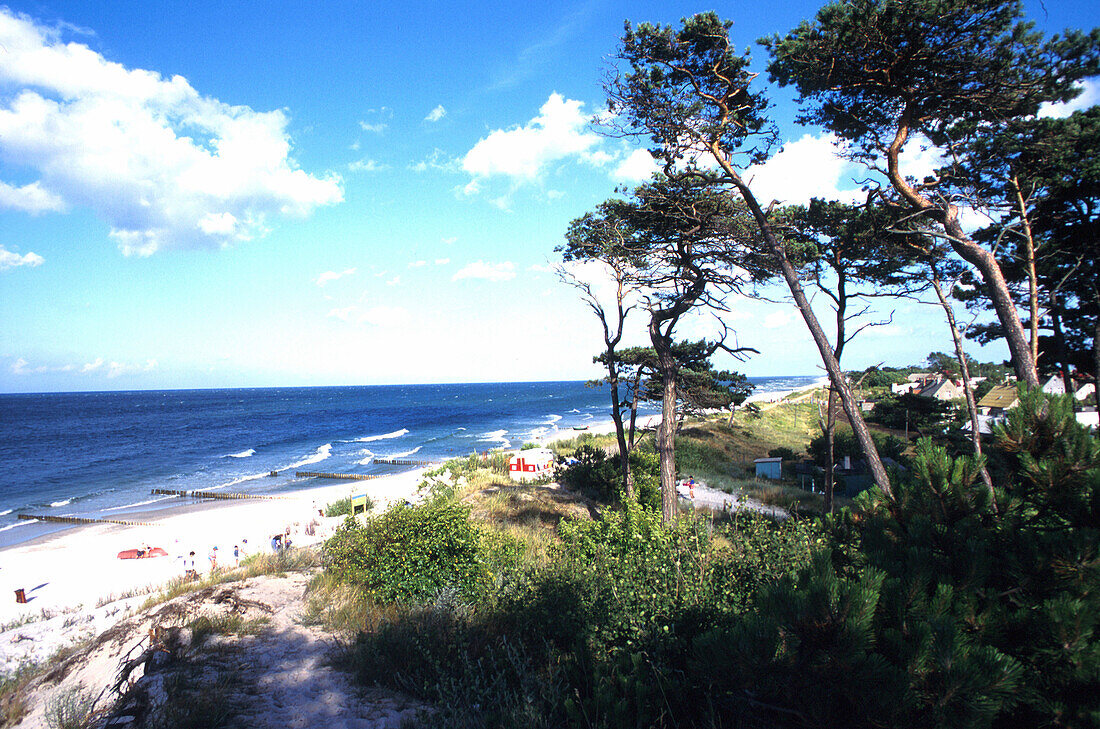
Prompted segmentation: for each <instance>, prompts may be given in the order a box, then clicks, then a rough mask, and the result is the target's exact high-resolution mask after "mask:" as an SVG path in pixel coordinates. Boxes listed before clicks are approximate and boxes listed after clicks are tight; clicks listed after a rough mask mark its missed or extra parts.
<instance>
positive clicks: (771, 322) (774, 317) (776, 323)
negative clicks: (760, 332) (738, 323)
mask: <svg viewBox="0 0 1100 729" xmlns="http://www.w3.org/2000/svg"><path fill="white" fill-rule="evenodd" d="M792 322H794V314H792V313H791V312H789V311H773V312H772V313H770V314H768V315H767V316H765V317H764V320H763V321H762V322H760V325H761V326H762V327H764V328H765V329H779V328H780V327H785V326H787V325H788V324H791V323H792Z"/></svg>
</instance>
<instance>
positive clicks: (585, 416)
mask: <svg viewBox="0 0 1100 729" xmlns="http://www.w3.org/2000/svg"><path fill="white" fill-rule="evenodd" d="M594 417H595V416H594V415H593V414H592V413H585V414H584V417H583V418H581V420H591V419H592V418H594Z"/></svg>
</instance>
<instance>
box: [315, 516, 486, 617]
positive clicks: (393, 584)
mask: <svg viewBox="0 0 1100 729" xmlns="http://www.w3.org/2000/svg"><path fill="white" fill-rule="evenodd" d="M482 536H483V535H482V531H481V530H480V529H479V528H478V527H477V526H476V525H475V524H473V523H472V522H471V521H470V514H469V509H468V508H466V507H464V506H461V505H459V504H456V503H454V502H451V501H449V500H446V499H433V500H431V501H429V502H427V503H425V504H419V505H415V506H406V505H404V504H398V505H395V506H391V507H390V508H389V509H388V510H386V512H385V513H383V514H380V515H378V516H376V517H373V518H371V519H370V520H369V521H368V522H367V523H366V524H363V523H360V522H359V521H357V520H356V519H352V518H349V519H347V520H345V521H344V523H343V524H342V525H341V526H340V527H339V529H337V531H336V533H335V534H334V535H333V537H332V538H331V539H329V540H328V541H327V542H326V543H325V546H324V548H323V549H322V553H321V560H322V564H323V565H324V567H325V569H326V571H328V572H330V573H331V574H333V575H334V576H336V577H337V579H339V580H341V581H344V582H348V583H351V584H355V585H359V586H361V587H362V589H363V590H364V592H365V594H366V595H368V596H370V597H372V598H374V599H377V600H381V601H386V602H392V601H413V602H419V601H424V600H428V599H431V598H432V597H433V596H435V595H436V594H437V593H439V592H440V591H441V590H443V589H444V588H454V589H456V590H458V591H459V592H460V593H462V594H466V595H469V594H472V593H473V592H475V591H476V590H477V589H479V588H480V587H481V586H483V585H484V584H485V583H486V582H487V581H488V580H489V579H490V578H491V567H490V563H489V560H488V559H487V554H486V547H485V544H484V543H483V539H482Z"/></svg>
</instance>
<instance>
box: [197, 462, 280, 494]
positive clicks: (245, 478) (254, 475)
mask: <svg viewBox="0 0 1100 729" xmlns="http://www.w3.org/2000/svg"><path fill="white" fill-rule="evenodd" d="M289 468H294V466H290V467H289ZM265 476H267V474H266V473H252V474H249V475H247V476H241V477H240V478H235V479H233V480H232V481H230V482H229V483H223V484H222V485H221V486H215V487H214V488H217V489H224V488H227V487H229V486H236V485H237V484H239V483H244V482H245V481H255V480H256V479H258V478H264V477H265Z"/></svg>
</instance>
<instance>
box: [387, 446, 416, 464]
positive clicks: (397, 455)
mask: <svg viewBox="0 0 1100 729" xmlns="http://www.w3.org/2000/svg"><path fill="white" fill-rule="evenodd" d="M421 448H422V446H417V447H416V448H413V449H412V450H411V451H404V452H402V453H391V454H390V455H388V456H384V457H383V458H385V459H386V460H391V461H392V460H396V459H398V458H408V457H409V456H411V455H413V454H414V453H416V452H417V451H419V450H420V449H421Z"/></svg>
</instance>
